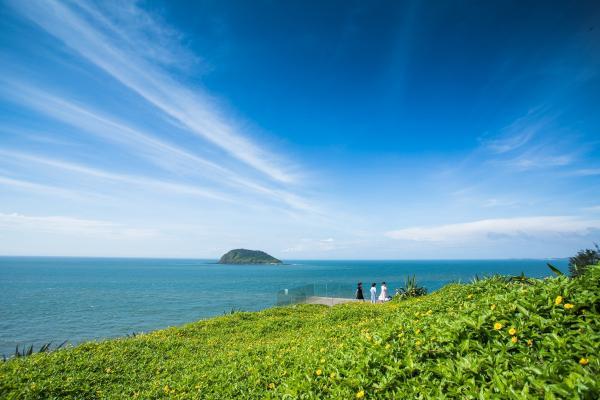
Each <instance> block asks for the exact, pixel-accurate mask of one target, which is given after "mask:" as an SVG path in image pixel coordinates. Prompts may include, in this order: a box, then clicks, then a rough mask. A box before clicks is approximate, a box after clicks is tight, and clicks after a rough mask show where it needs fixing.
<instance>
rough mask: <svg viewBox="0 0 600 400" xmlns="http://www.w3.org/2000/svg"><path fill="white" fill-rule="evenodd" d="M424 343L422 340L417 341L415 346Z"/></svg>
mask: <svg viewBox="0 0 600 400" xmlns="http://www.w3.org/2000/svg"><path fill="white" fill-rule="evenodd" d="M422 343H423V342H421V341H420V340H417V341H416V342H415V345H416V346H420V345H421V344H422Z"/></svg>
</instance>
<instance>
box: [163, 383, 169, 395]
mask: <svg viewBox="0 0 600 400" xmlns="http://www.w3.org/2000/svg"><path fill="white" fill-rule="evenodd" d="M163 391H164V392H165V393H169V385H165V387H164V388H163Z"/></svg>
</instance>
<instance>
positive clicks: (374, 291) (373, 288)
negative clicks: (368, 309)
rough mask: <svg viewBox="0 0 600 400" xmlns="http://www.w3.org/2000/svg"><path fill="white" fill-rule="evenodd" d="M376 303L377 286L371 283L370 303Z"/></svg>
mask: <svg viewBox="0 0 600 400" xmlns="http://www.w3.org/2000/svg"><path fill="white" fill-rule="evenodd" d="M376 302H377V284H376V283H372V284H371V303H376Z"/></svg>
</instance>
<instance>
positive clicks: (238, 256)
mask: <svg viewBox="0 0 600 400" xmlns="http://www.w3.org/2000/svg"><path fill="white" fill-rule="evenodd" d="M219 264H282V262H281V260H278V259H276V258H275V257H273V256H271V255H269V254H267V253H265V252H264V251H260V250H246V249H235V250H230V251H228V252H227V253H225V254H223V256H222V257H221V259H220V260H219Z"/></svg>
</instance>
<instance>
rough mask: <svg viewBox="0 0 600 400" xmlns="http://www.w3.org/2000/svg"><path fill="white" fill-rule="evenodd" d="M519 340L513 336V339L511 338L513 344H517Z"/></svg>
mask: <svg viewBox="0 0 600 400" xmlns="http://www.w3.org/2000/svg"><path fill="white" fill-rule="evenodd" d="M518 340H519V339H517V337H516V336H513V337H512V338H510V341H511V342H513V343H517V341H518Z"/></svg>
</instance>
